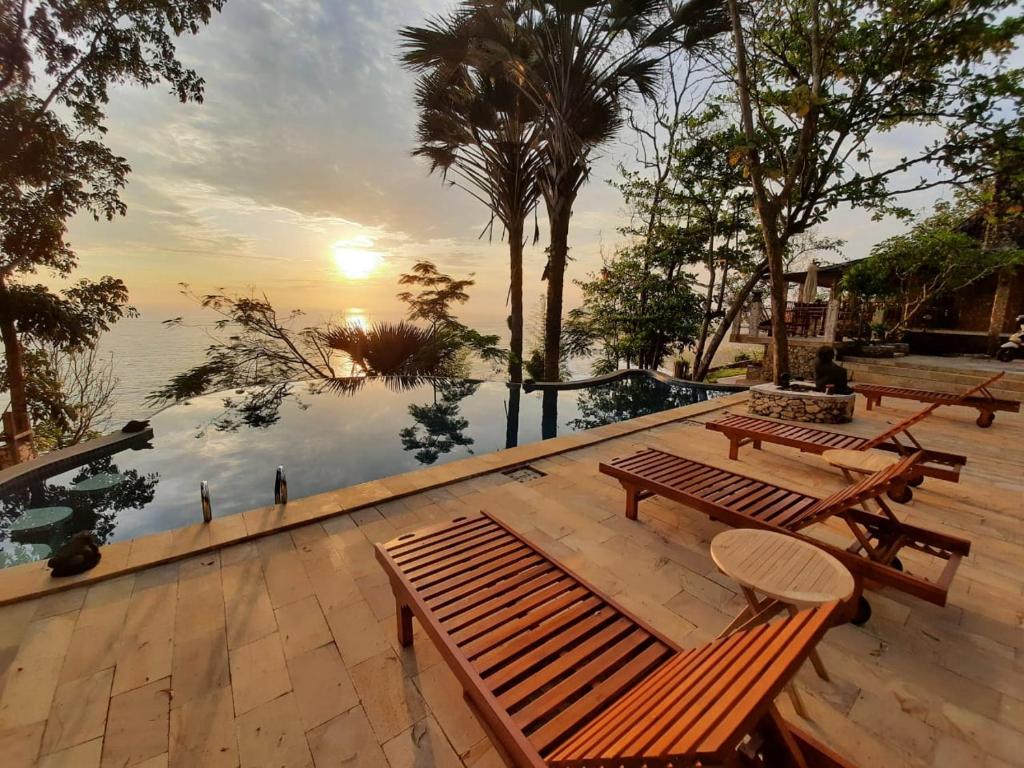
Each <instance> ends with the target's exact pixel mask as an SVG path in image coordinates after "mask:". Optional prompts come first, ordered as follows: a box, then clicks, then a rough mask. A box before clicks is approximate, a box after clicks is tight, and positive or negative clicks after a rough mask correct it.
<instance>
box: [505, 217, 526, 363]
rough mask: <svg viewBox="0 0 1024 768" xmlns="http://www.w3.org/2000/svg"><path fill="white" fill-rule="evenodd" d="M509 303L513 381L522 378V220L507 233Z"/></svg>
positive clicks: (510, 358) (510, 360)
mask: <svg viewBox="0 0 1024 768" xmlns="http://www.w3.org/2000/svg"><path fill="white" fill-rule="evenodd" d="M508 255H509V303H510V305H511V307H510V311H511V314H510V315H509V318H508V330H509V334H510V336H511V339H510V341H509V347H510V350H511V355H510V357H509V361H508V378H509V381H511V382H513V383H519V382H522V380H523V222H522V221H519V222H515V223H514V224H513V225H512V226H511V227H510V228H509V233H508Z"/></svg>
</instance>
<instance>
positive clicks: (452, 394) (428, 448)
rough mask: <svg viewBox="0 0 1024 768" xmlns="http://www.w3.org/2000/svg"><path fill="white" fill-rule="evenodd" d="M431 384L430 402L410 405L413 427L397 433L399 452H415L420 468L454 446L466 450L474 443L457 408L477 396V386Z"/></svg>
mask: <svg viewBox="0 0 1024 768" xmlns="http://www.w3.org/2000/svg"><path fill="white" fill-rule="evenodd" d="M430 383H431V385H432V388H433V391H434V400H433V402H432V403H425V404H422V405H410V406H409V415H410V416H412V419H413V425H412V426H410V427H404V428H403V429H402V430H401V431H399V433H398V437H399V439H400V440H401V441H402V448H403V449H404V450H406V451H415V453H414V454H413V455H414V456H415V457H416V460H417V461H418V462H419V463H420V464H433V463H434V462H435V461H437V460H438V458H440V456H441V455H442V454H446V453H451V451H452V450H453V449H454V448H455V447H456V446H459V447H469V446H471V445H473V442H474V441H473V438H471V437H467V436H466V434H465V431H466V429H468V428H469V421H468V420H467V419H466V418H465V417H463V416H462V414H461V411H460V407H459V404H460V403H461V402H462V401H463V400H464V399H466V398H467V397H470V396H472V395H474V394H476V391H477V390H478V389H479V388H480V382H478V381H472V380H468V379H461V380H459V379H452V380H446V379H431V380H430ZM421 428H422V431H421ZM469 453H472V450H470V451H469Z"/></svg>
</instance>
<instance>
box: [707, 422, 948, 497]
mask: <svg viewBox="0 0 1024 768" xmlns="http://www.w3.org/2000/svg"><path fill="white" fill-rule="evenodd" d="M938 407H939V406H938V405H937V404H933V405H929V406H927V407H926V408H924V409H922V410H920V411H918V412H917V413H915V414H913V415H911V416H908V417H907V418H905V419H904V420H903V421H901V422H899V423H897V424H894V425H893V426H892V427H890V428H889V429H887V430H885V431H883V432H881V433H880V434H878V435H875V436H874V437H858V436H856V435H847V434H843V433H841V432H830V431H829V430H826V429H819V428H818V427H809V426H806V425H803V424H791V423H788V422H784V421H772V420H771V419H762V418H759V417H756V416H746V415H742V414H727V415H725V416H724V417H722V418H720V419H717V420H715V421H710V422H708V423H707V424H705V425H704V426H705V428H707V429H709V430H711V431H713V432H720V433H721V434H723V435H725V436H726V437H727V438H728V439H729V458H730V459H734V460H735V459H738V458H739V450H740V448H742V447H743V446H745V445H753V447H754V448H755V449H759V448H760V447H761V443H775V444H777V445H786V446H789V447H790V448H797V449H799V450H800V451H802V452H804V453H816V454H819V455H820V454H822V453H824V452H825V451H832V450H852V451H870V450H872V449H877V450H881V451H890V452H893V453H898V454H899V455H900V456H909V455H911V454H913V453H916V452H917V451H921V453H922V454H923V456H922V458H921V460H920V461H919V462H917V463H916V464H914V467H913V474H912V476H911V477H908V478H906V480H907V484H908V485H920V483H921V480H922V479H923V478H925V477H933V478H937V479H939V480H947V481H949V482H951V483H957V482H960V469H961V468H962V467H963V466H964V465H965V464H966V463H967V457H966V456H961V455H959V454H956V453H945V452H943V451H933V450H930V449H928V448H925V447H924V446H922V445H921V443H920V442H918V440H917V438H915V437H914V435H913V434H912V433H911V432H910V428H911V427H913V426H914V425H916V424H918V423H920V422H922V421H924V419H926V418H927V417H928V416H930V415H931V414H932V413H933V412H934V411H935V409H936V408H938ZM906 490H909V489H906ZM891 498H893V499H894V500H896V501H900V502H906V501H909V500H910V494H909V493H906V492H904V491H903V489H899V488H897V489H896V492H895V493H893V494H891Z"/></svg>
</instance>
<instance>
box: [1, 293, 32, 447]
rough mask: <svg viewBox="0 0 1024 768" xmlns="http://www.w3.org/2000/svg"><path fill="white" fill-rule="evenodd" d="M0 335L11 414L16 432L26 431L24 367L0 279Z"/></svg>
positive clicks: (9, 306)
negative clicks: (2, 343) (1, 337)
mask: <svg viewBox="0 0 1024 768" xmlns="http://www.w3.org/2000/svg"><path fill="white" fill-rule="evenodd" d="M0 335H2V336H3V342H4V360H5V362H6V364H7V389H8V391H9V392H10V395H11V414H12V415H13V416H14V424H15V427H16V428H17V429H18V431H26V430H28V429H29V428H30V426H31V422H30V420H29V414H28V396H27V395H26V393H25V367H24V363H23V361H22V348H21V341H20V340H19V339H18V329H17V327H16V325H15V323H14V317H13V315H12V314H11V298H10V295H9V294H8V292H7V284H6V283H5V282H4V279H3V277H0Z"/></svg>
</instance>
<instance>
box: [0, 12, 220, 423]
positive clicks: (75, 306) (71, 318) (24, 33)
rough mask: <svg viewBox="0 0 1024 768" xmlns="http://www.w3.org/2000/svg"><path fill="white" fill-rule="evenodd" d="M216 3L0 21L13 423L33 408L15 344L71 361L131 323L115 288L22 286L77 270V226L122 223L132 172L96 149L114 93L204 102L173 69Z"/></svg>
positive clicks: (1, 196) (4, 308)
mask: <svg viewBox="0 0 1024 768" xmlns="http://www.w3.org/2000/svg"><path fill="white" fill-rule="evenodd" d="M223 2H224V0H145V1H142V0H127V1H126V2H120V3H116V4H114V5H110V4H109V3H107V2H92V1H91V0H74V1H72V2H68V1H67V0H36V1H35V2H24V1H22V2H12V3H4V5H3V8H2V11H0V332H2V335H3V338H4V341H5V343H6V352H7V355H6V358H7V359H6V363H7V368H8V377H9V383H10V390H11V406H12V410H14V411H16V412H17V413H19V414H22V413H25V414H27V410H28V403H27V400H26V396H25V389H26V382H25V376H24V371H23V370H22V369H21V368H22V366H21V364H20V360H19V356H18V355H17V354H16V353H14V352H12V350H14V349H16V348H17V345H19V344H21V345H27V344H30V343H36V342H38V343H45V344H52V345H57V346H58V347H60V348H61V349H63V350H65V351H69V350H77V349H80V348H81V347H83V346H91V345H93V344H95V341H96V338H97V336H98V335H99V333H101V332H102V331H105V330H106V329H107V326H108V325H109V324H110V323H112V322H115V321H116V320H118V319H119V318H121V317H123V316H125V315H126V314H131V313H133V312H134V310H133V309H132V308H131V307H129V306H128V305H127V298H128V294H127V290H126V289H125V287H124V284H123V283H121V281H120V280H116V279H114V278H111V277H105V278H103V279H101V280H99V281H96V282H90V281H84V280H83V281H79V282H78V283H77V284H76V285H75V286H73V287H72V288H70V289H67V290H65V291H62V292H60V293H57V292H53V291H50V290H49V289H48V288H46V287H45V286H43V285H26V284H23V283H22V281H23V280H24V278H25V277H26V276H27V275H32V274H35V273H36V272H37V271H38V270H39V269H45V270H48V271H50V272H52V273H54V274H56V275H57V276H60V277H66V276H68V275H70V274H71V273H72V272H73V271H74V269H75V267H76V266H77V263H78V259H77V256H76V254H75V252H74V250H73V249H72V247H71V244H70V243H69V242H68V241H67V238H66V230H67V221H68V219H69V218H71V217H72V216H73V215H75V214H76V213H79V212H88V213H90V214H91V215H92V216H93V217H94V218H96V219H100V218H106V219H112V218H113V217H114V216H117V215H123V214H124V213H125V205H124V203H123V202H122V200H121V197H120V193H121V190H122V189H123V188H124V186H125V183H126V179H127V175H128V172H129V170H130V168H129V166H128V163H127V162H126V161H125V159H124V158H122V157H119V156H117V155H115V154H114V153H113V152H111V151H110V150H109V149H108V148H107V147H106V146H105V145H104V144H103V142H102V138H103V134H104V133H105V131H106V127H105V126H104V117H105V115H104V110H105V109H106V105H107V102H108V99H109V95H110V94H109V89H110V86H111V85H112V84H118V85H121V84H138V85H142V86H144V87H146V86H150V85H155V84H157V83H160V82H163V83H165V84H167V85H168V86H169V88H170V90H171V92H172V93H173V94H174V95H175V96H176V97H177V98H178V99H179V100H180V101H182V102H186V101H202V94H203V80H202V78H201V77H199V76H198V75H197V74H196V72H195V71H193V70H192V69H189V68H187V67H185V66H183V65H182V64H181V62H180V61H179V60H178V58H177V52H176V49H175V38H177V37H179V36H181V35H183V34H196V33H197V32H198V31H199V29H200V28H201V27H202V26H203V25H204V24H206V23H207V22H208V21H209V20H210V17H211V15H212V13H213V12H215V11H218V10H220V8H221V7H222V6H223Z"/></svg>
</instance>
